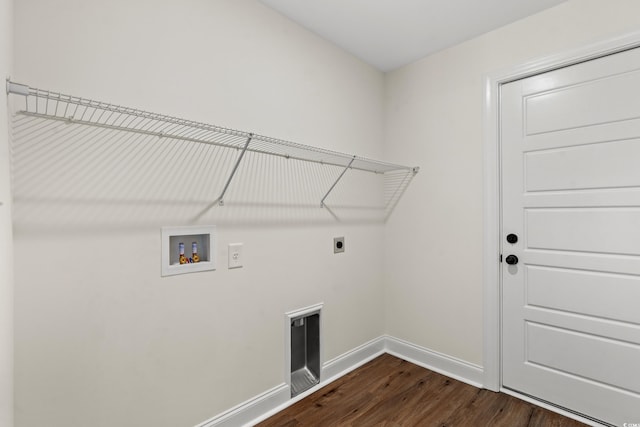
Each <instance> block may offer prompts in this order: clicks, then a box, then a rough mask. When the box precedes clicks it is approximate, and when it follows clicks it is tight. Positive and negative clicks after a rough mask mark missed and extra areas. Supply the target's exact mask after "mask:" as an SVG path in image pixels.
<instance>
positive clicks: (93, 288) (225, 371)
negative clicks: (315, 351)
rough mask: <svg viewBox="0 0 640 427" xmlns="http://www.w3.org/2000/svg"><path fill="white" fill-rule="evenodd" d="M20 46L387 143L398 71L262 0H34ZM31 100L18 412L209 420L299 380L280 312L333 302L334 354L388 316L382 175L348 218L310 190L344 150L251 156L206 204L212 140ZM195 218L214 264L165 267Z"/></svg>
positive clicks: (43, 419) (127, 98)
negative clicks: (101, 119)
mask: <svg viewBox="0 0 640 427" xmlns="http://www.w3.org/2000/svg"><path fill="white" fill-rule="evenodd" d="M15 48H16V58H15V66H16V67H15V73H14V77H15V80H17V81H19V82H24V83H28V84H29V85H32V86H34V87H42V88H45V89H51V90H57V91H61V92H63V93H71V94H77V95H81V96H86V97H90V98H95V99H99V100H104V101H112V102H115V103H119V104H124V105H128V106H133V107H138V108H143V109H147V110H151V111H156V112H161V113H166V114H173V115H177V116H180V117H186V118H190V119H194V120H199V121H205V122H211V123H214V124H219V125H224V126H228V127H232V128H240V129H243V130H248V131H254V132H258V133H262V134H266V135H269V136H275V137H280V138H284V139H290V140H295V141H297V142H301V143H305V144H311V145H319V146H322V147H326V148H331V149H335V150H339V151H346V152H349V153H358V154H361V155H365V156H370V157H374V158H376V157H380V156H381V154H382V124H381V123H382V117H383V106H382V101H383V89H384V86H383V75H382V74H381V73H380V72H378V71H376V70H374V69H372V68H371V67H369V66H368V65H365V64H364V63H362V62H360V61H359V60H357V59H354V58H353V57H351V56H349V55H347V54H346V53H344V52H342V51H340V50H339V49H337V48H336V47H334V46H332V45H330V44H328V43H327V42H325V41H323V40H321V39H319V38H317V37H315V36H313V35H311V34H309V33H308V32H306V31H304V30H302V29H301V28H299V27H298V26H296V25H294V24H292V23H291V22H290V21H288V20H286V19H284V18H282V17H281V16H279V15H277V14H275V13H274V12H272V11H270V10H269V9H267V8H266V7H265V6H263V5H262V4H261V3H259V2H257V1H254V0H241V1H238V0H188V1H151V0H146V1H144V0H138V1H133V2H132V1H129V0H115V1H109V2H104V1H98V0H89V1H87V0H61V1H56V2H48V1H42V0H21V1H20V2H16V19H15ZM17 120H25V121H20V123H19V125H18V128H19V129H20V131H19V137H17V138H16V141H17V142H18V143H17V144H16V146H15V147H14V149H15V167H16V178H15V185H14V191H15V196H16V197H15V200H16V201H15V208H16V210H15V215H14V223H15V253H16V260H15V261H16V262H15V264H16V265H15V278H16V298H15V323H16V332H15V354H16V366H15V381H16V389H15V399H16V411H15V417H16V426H17V427H32V426H35V425H47V426H50V427H73V426H95V427H100V426H120V427H126V426H155V427H162V426H171V427H173V426H189V425H195V424H196V423H199V422H202V421H204V420H206V419H208V418H210V417H212V416H214V415H216V414H218V413H220V412H222V411H224V410H226V409H228V408H230V407H232V406H234V405H237V404H239V403H241V402H243V401H245V400H246V399H249V398H251V397H253V396H255V395H258V394H260V393H262V392H264V391H266V390H268V389H270V388H272V387H274V386H277V385H279V384H281V383H282V382H283V381H284V360H285V357H284V335H283V328H284V313H285V312H286V311H289V310H293V309H296V308H301V307H305V306H308V305H311V304H315V303H318V302H324V304H325V309H324V311H323V321H324V325H323V326H324V345H325V350H324V357H325V360H329V359H331V358H333V357H336V356H338V355H340V354H342V353H344V352H346V351H348V350H350V349H352V348H354V347H356V346H358V345H360V344H362V343H364V342H367V341H369V340H371V339H373V338H375V337H377V336H379V335H380V333H381V331H382V330H383V329H384V318H383V317H382V315H381V313H383V311H384V310H383V301H382V264H383V260H382V256H383V254H382V251H381V250H380V248H381V246H382V237H383V226H382V224H381V223H380V221H377V220H375V219H368V220H366V221H362V220H361V219H362V216H363V215H365V216H366V215H368V213H367V211H368V210H369V209H368V206H370V203H372V201H373V200H374V199H375V198H376V197H378V196H377V195H378V190H379V189H380V186H379V183H378V182H377V181H376V182H374V183H371V182H369V181H366V180H368V179H369V178H366V179H365V178H362V179H363V180H365V181H366V184H364V181H362V180H361V178H359V177H358V176H356V175H355V174H349V175H350V177H349V178H347V181H346V182H345V183H344V184H345V185H344V186H341V189H340V190H339V191H338V193H336V195H335V198H333V197H334V196H333V195H332V196H331V197H332V198H333V199H331V200H330V201H329V202H330V203H329V205H330V206H332V207H333V211H332V212H333V214H335V215H337V216H338V218H339V219H340V221H338V220H336V219H334V217H333V216H332V214H331V212H330V211H328V210H323V209H320V207H319V202H320V197H321V195H322V194H320V197H316V196H314V195H311V196H309V195H308V194H306V193H305V192H304V191H303V190H304V189H305V188H307V187H305V186H309V187H312V188H314V189H320V188H323V187H324V186H325V185H326V184H327V183H330V182H331V179H332V178H333V177H335V176H336V175H335V171H334V170H331V169H326V168H323V167H322V166H317V165H316V166H309V167H307V166H299V165H297V164H296V163H287V162H286V161H282V160H273V159H271V160H270V159H263V158H260V157H259V156H249V157H248V159H247V162H246V163H245V164H244V165H243V166H242V167H241V170H240V171H239V175H238V179H237V180H236V181H234V183H233V184H232V187H231V188H230V190H229V194H228V196H227V199H226V200H225V201H226V206H225V207H224V208H220V207H215V208H214V209H212V210H209V211H207V213H206V214H205V216H204V217H203V218H202V219H200V220H198V221H194V219H193V218H194V217H195V216H196V215H197V214H198V213H199V212H200V211H201V210H202V209H203V207H205V206H206V205H207V204H208V203H209V202H211V201H212V200H213V199H215V197H217V195H218V194H217V193H216V192H219V190H220V187H219V186H218V185H219V181H220V177H219V176H217V175H216V176H215V177H214V180H213V181H211V182H210V181H208V180H207V176H208V175H207V173H209V172H210V173H212V174H216V173H217V169H216V168H217V167H218V166H217V165H215V163H211V164H209V165H206V167H205V166H203V164H202V163H199V161H200V160H202V159H203V156H202V152H199V151H197V150H198V149H194V148H185V147H182V146H180V145H179V144H177V143H171V142H162V141H149V140H145V141H142V142H141V141H139V140H132V141H129V143H124V142H123V141H121V140H117V139H115V137H113V138H111V139H109V138H107V137H105V136H104V134H101V133H100V132H101V130H100V129H92V130H87V131H86V132H87V134H88V135H90V137H86V138H75V137H69V138H68V139H66V140H65V139H64V137H65V136H66V135H69V134H70V133H73V132H76V131H77V130H75V129H77V128H74V127H73V126H70V127H64V125H59V124H54V125H47V124H43V123H39V122H36V121H33V122H31V121H29V120H28V119H24V117H19V118H18V119H17ZM25 123H26V124H25ZM39 126H45V127H48V128H47V129H48V130H47V132H45V134H47V135H50V136H47V137H37V136H36V137H33V135H30V134H29V130H32V131H34V134H38V133H39V132H38V131H37V129H39ZM24 129H27V130H26V131H24ZM48 131H51V132H48ZM25 134H26V136H25ZM155 143H157V144H158V145H157V146H158V147H164V148H166V150H167V151H166V152H164V151H162V150H160V149H157V150H153V144H155ZM163 144H168V145H163ZM171 150H174V151H173V152H171ZM171 153H172V154H171ZM230 158H231V159H232V157H230ZM172 159H175V161H176V163H175V164H172ZM223 163H224V165H225V167H228V164H229V162H228V161H225V162H223ZM212 165H214V166H212ZM165 167H166V169H165ZM176 171H177V172H178V173H176ZM309 172H311V174H309ZM172 174H173V175H172ZM362 185H364V186H362ZM325 188H328V187H325ZM336 201H339V202H340V204H343V205H348V204H356V205H362V206H364V209H350V208H349V207H348V206H346V207H345V206H343V207H342V208H340V207H339V206H338V207H336V206H335V204H336ZM362 206H361V207H362ZM194 222H197V223H213V224H216V225H217V226H218V237H219V242H218V255H219V257H220V259H221V264H220V266H219V268H218V270H217V271H215V272H206V273H197V274H190V275H184V276H175V277H170V278H161V277H160V226H162V225H185V224H189V223H194ZM335 236H345V237H346V247H347V251H346V253H344V254H342V255H334V254H333V251H332V242H333V237H335ZM232 242H243V243H244V245H245V248H244V254H245V267H244V268H243V269H241V270H227V268H226V265H225V262H224V260H225V259H226V256H227V249H226V247H227V244H228V243H232Z"/></svg>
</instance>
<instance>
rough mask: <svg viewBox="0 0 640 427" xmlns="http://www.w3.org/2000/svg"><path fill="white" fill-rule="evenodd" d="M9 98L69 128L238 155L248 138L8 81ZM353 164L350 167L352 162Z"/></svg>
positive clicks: (338, 162)
mask: <svg viewBox="0 0 640 427" xmlns="http://www.w3.org/2000/svg"><path fill="white" fill-rule="evenodd" d="M7 92H8V93H12V94H16V95H22V96H24V97H25V98H26V101H25V109H24V111H22V112H23V113H29V114H35V115H37V116H40V117H45V118H50V119H58V120H67V121H69V122H72V123H79V124H84V125H94V126H101V127H109V128H113V129H116V130H122V131H129V132H139V133H144V134H148V135H154V134H155V135H157V136H159V137H168V138H175V139H182V140H186V141H194V142H205V143H209V144H213V145H219V146H221V147H228V148H235V149H242V147H243V142H244V141H245V140H246V138H248V137H249V135H250V132H244V131H238V130H234V129H228V128H223V127H220V126H215V125H210V124H206V123H200V122H195V121H192V120H187V119H181V118H177V117H172V116H167V115H162V114H158V113H152V112H148V111H143V110H139V109H135V108H130V107H124V106H120V105H114V104H108V103H105V102H100V101H94V100H91V99H87V98H82V97H76V96H71V95H64V94H60V93H55V92H51V91H48V90H42V89H36V88H31V87H29V86H26V85H21V84H17V83H14V82H11V81H7ZM30 101H31V102H30ZM218 141H220V142H218ZM252 146H253V147H254V148H252V147H249V148H248V151H252V152H256V153H262V154H270V155H276V156H280V157H286V158H291V159H296V160H301V161H310V162H316V163H322V164H327V165H333V166H339V167H345V166H346V165H347V164H349V163H351V164H352V165H351V168H352V169H356V170H361V171H367V172H374V173H386V172H391V171H394V170H411V169H412V168H411V167H409V166H402V165H397V164H392V163H387V162H381V161H377V160H371V159H367V158H364V157H358V156H352V155H348V154H344V153H340V152H336V151H331V150H326V149H321V148H317V147H312V146H308V145H303V144H298V143H294V142H290V141H285V140H281V139H276V138H271V137H267V136H262V135H257V134H253V137H252ZM255 147H258V148H257V149H256V148H255ZM352 159H353V160H354V161H351V160H352Z"/></svg>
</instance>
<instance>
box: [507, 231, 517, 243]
mask: <svg viewBox="0 0 640 427" xmlns="http://www.w3.org/2000/svg"><path fill="white" fill-rule="evenodd" d="M507 242H509V243H511V244H514V243H517V242H518V236H516V235H515V234H513V233H511V234H508V235H507Z"/></svg>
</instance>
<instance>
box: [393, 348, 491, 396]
mask: <svg viewBox="0 0 640 427" xmlns="http://www.w3.org/2000/svg"><path fill="white" fill-rule="evenodd" d="M385 349H386V352H387V353H389V354H391V355H393V356H396V357H399V358H400V359H404V360H406V361H407V362H411V363H414V364H416V365H418V366H422V367H423V368H427V369H429V370H431V371H434V372H438V373H439V374H443V375H446V376H448V377H451V378H454V379H456V380H458V381H462V382H463V383H467V384H470V385H472V386H475V387H478V388H482V387H483V385H482V383H483V370H482V367H480V366H478V365H474V364H472V363H469V362H465V361H464V360H460V359H456V358H455V357H451V356H447V355H446V354H442V353H438V352H437V351H433V350H429V349H428V348H424V347H420V346H418V345H415V344H412V343H410V342H407V341H403V340H401V339H398V338H394V337H390V336H385Z"/></svg>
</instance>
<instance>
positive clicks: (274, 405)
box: [195, 335, 483, 427]
mask: <svg viewBox="0 0 640 427" xmlns="http://www.w3.org/2000/svg"><path fill="white" fill-rule="evenodd" d="M384 353H389V354H391V355H393V356H396V357H399V358H401V359H404V360H406V361H407V362H411V363H414V364H416V365H418V366H422V367H424V368H427V369H430V370H432V371H435V372H438V373H440V374H443V375H446V376H448V377H451V378H455V379H457V380H459V381H462V382H465V383H467V384H471V385H473V386H476V387H482V378H483V373H482V368H481V367H479V366H477V365H473V364H471V363H468V362H465V361H462V360H459V359H456V358H453V357H450V356H447V355H444V354H441V353H438V352H435V351H432V350H429V349H426V348H424V347H420V346H417V345H415V344H411V343H409V342H407V341H403V340H400V339H398V338H394V337H390V336H387V335H385V336H381V337H378V338H376V339H373V340H371V341H369V342H367V343H365V344H363V345H361V346H358V347H356V348H354V349H353V350H349V351H348V352H346V353H344V354H342V355H340V356H338V357H336V358H334V359H331V360H329V361H327V362H326V363H324V364H323V366H322V372H321V375H320V384H318V385H316V386H314V387H312V388H310V389H309V390H307V391H305V392H304V393H301V394H299V395H298V396H296V397H295V398H290V396H291V391H290V389H289V386H288V385H287V384H284V383H283V384H281V385H279V386H277V387H274V388H272V389H271V390H269V391H267V392H265V393H263V394H261V395H259V396H256V397H254V398H252V399H249V400H247V401H246V402H244V403H241V404H240V405H238V406H236V407H234V408H232V409H230V410H228V411H225V412H223V413H222V414H219V415H217V416H215V417H213V418H211V419H209V420H207V421H205V422H203V423H201V424H198V425H197V426H195V427H237V426H253V425H254V424H256V423H258V422H260V421H263V420H265V419H267V418H269V417H270V416H272V415H274V414H276V413H278V412H280V411H282V410H283V409H285V408H287V407H289V406H291V405H293V404H294V403H296V402H297V401H299V400H301V399H304V398H305V397H307V396H309V395H310V394H312V393H314V392H316V391H318V390H319V389H320V388H322V387H324V386H326V385H327V384H330V383H331V382H333V381H335V380H337V379H338V378H340V377H342V376H344V375H346V374H348V373H349V372H351V371H353V370H354V369H356V368H358V367H360V366H362V365H364V364H365V363H367V362H369V361H371V360H373V359H375V358H376V357H378V356H380V355H382V354H384Z"/></svg>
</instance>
